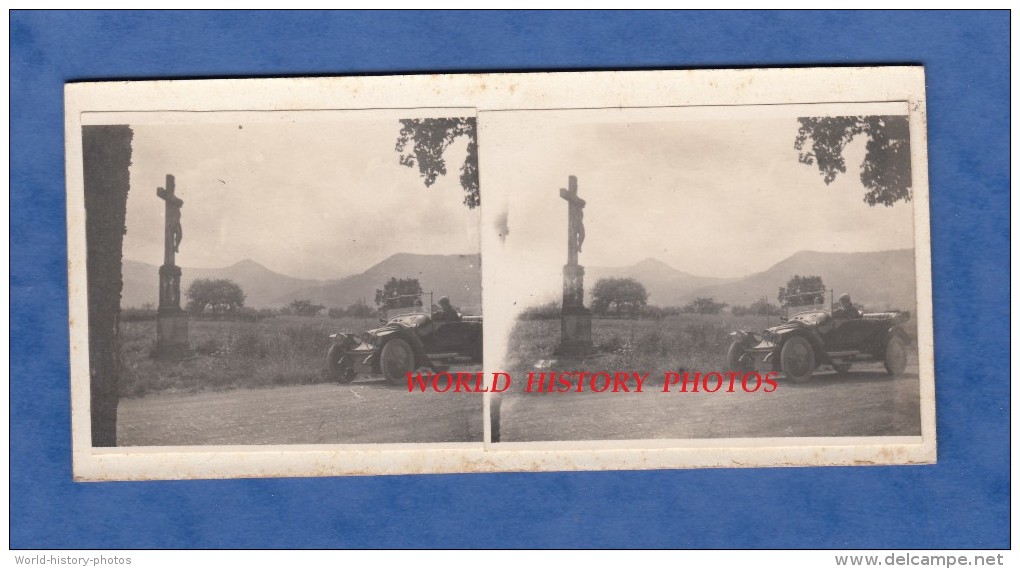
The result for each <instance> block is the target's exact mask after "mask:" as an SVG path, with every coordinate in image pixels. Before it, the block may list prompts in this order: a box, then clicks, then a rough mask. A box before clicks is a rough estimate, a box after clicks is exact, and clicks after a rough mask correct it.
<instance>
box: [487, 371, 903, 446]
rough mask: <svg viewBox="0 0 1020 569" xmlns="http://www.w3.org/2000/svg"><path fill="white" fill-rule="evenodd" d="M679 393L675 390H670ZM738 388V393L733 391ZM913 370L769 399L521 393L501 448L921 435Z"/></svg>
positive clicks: (657, 389)
mask: <svg viewBox="0 0 1020 569" xmlns="http://www.w3.org/2000/svg"><path fill="white" fill-rule="evenodd" d="M676 389H677V388H674V390H676ZM738 389H739V388H738ZM918 392H919V384H918V376H917V366H916V365H911V366H908V367H907V369H906V373H905V374H904V375H902V376H900V377H897V378H895V379H892V378H890V377H889V376H888V375H886V374H885V370H884V369H883V367H882V364H880V363H879V364H866V365H859V366H857V367H855V368H854V369H853V370H851V371H850V372H849V373H848V374H847V375H845V376H837V375H836V374H835V373H833V372H829V373H824V372H820V373H819V374H818V375H817V376H816V377H813V378H812V379H811V381H809V382H808V383H805V384H802V385H797V384H791V383H789V382H784V381H782V379H780V381H779V386H778V388H777V389H776V390H775V391H774V392H772V393H767V394H766V393H761V392H758V393H742V392H735V393H724V392H722V391H720V392H716V393H679V392H671V393H663V392H662V385H661V382H660V383H659V384H658V385H656V386H654V387H651V388H649V387H648V386H647V385H646V386H645V391H644V392H642V393H629V394H628V393H616V394H614V393H601V394H600V393H590V392H589V393H580V394H574V393H571V394H546V393H530V394H527V393H524V394H515V395H510V396H507V397H505V398H504V399H503V402H502V404H501V409H500V415H501V421H500V431H501V441H503V442H513V441H540V440H597V439H603V440H613V439H615V440H620V439H646V438H651V439H654V438H678V439H682V438H720V437H825V436H837V437H838V436H892V435H920V434H921V427H920V404H919V395H918Z"/></svg>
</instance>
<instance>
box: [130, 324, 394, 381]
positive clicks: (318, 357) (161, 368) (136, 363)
mask: <svg viewBox="0 0 1020 569" xmlns="http://www.w3.org/2000/svg"><path fill="white" fill-rule="evenodd" d="M375 324H376V322H375V321H373V320H371V319H369V320H368V321H365V320H362V319H354V318H340V319H334V318H324V317H316V318H306V317H300V316H278V317H276V318H267V319H264V320H260V321H258V322H236V321H226V320H198V319H192V320H191V321H190V322H189V336H190V340H191V347H192V350H193V352H194V354H193V355H192V356H191V357H189V358H186V359H184V360H181V361H159V360H155V359H153V358H152V351H153V348H154V347H155V344H156V323H155V321H152V320H148V321H136V322H121V324H120V341H121V350H120V353H121V382H120V393H121V396H122V397H140V396H143V395H145V394H147V393H153V392H161V391H175V392H186V393H188V392H191V393H193V392H198V391H203V390H224V389H235V388H254V387H270V386H278V385H301V384H310V383H321V382H323V381H325V380H326V377H325V367H326V351H327V350H328V349H329V341H330V340H329V334H331V333H333V332H337V331H340V330H344V329H347V330H357V331H360V330H364V329H366V328H368V327H372V326H373V325H375Z"/></svg>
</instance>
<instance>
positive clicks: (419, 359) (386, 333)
mask: <svg viewBox="0 0 1020 569" xmlns="http://www.w3.org/2000/svg"><path fill="white" fill-rule="evenodd" d="M376 338H378V342H379V349H380V350H382V347H383V346H384V345H386V342H389V341H390V340H392V339H393V338H400V339H401V340H404V341H405V342H407V343H408V344H409V345H410V346H411V349H412V350H414V360H415V364H416V365H419V366H421V365H426V364H427V363H428V356H426V355H425V345H424V344H423V343H422V341H421V338H419V337H418V335H417V334H411V333H408V332H406V331H404V330H399V329H388V330H382V331H380V332H379V333H378V334H376Z"/></svg>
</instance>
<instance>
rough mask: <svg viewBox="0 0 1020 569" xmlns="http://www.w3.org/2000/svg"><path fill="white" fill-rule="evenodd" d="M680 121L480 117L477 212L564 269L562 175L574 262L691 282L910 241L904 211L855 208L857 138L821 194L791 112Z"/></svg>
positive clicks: (530, 252) (609, 113)
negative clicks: (649, 263)
mask: <svg viewBox="0 0 1020 569" xmlns="http://www.w3.org/2000/svg"><path fill="white" fill-rule="evenodd" d="M797 112H804V109H803V107H800V108H799V110H798V111H797ZM685 113H686V112H685V111H684V110H682V109H679V110H674V111H671V112H669V113H664V112H658V113H657V112H656V111H640V112H631V113H629V114H628V112H627V111H620V112H617V111H616V110H614V109H610V110H601V111H587V112H573V111H551V112H541V113H539V112H531V113H520V112H496V113H483V114H482V116H481V117H480V119H479V124H480V125H481V135H480V136H481V140H480V152H481V154H480V157H479V161H480V163H481V165H482V192H483V196H488V197H489V198H490V199H489V200H488V201H487V202H485V203H486V204H487V205H489V206H492V207H493V208H495V209H502V208H507V209H508V211H509V214H508V222H509V226H510V238H509V240H508V241H507V247H512V248H516V249H517V250H520V251H524V252H526V256H527V257H528V258H529V259H538V258H541V259H542V260H541V261H536V262H541V263H544V264H551V265H552V266H557V265H562V264H563V263H564V262H565V260H566V252H565V233H566V228H565V223H566V203H565V202H564V201H563V200H562V199H560V198H559V195H558V192H559V189H560V188H563V187H566V185H567V177H568V175H571V174H573V175H575V176H577V177H578V181H579V182H578V184H579V189H580V190H579V195H580V196H581V197H582V198H583V199H585V200H586V201H587V204H588V205H587V207H586V208H585V210H584V221H585V227H586V229H587V236H586V241H585V243H584V248H583V253H582V255H581V261H580V262H581V264H582V265H586V266H626V265H631V264H633V263H636V262H638V261H640V260H642V259H645V258H647V257H655V258H657V259H659V260H661V261H664V262H666V263H668V264H669V265H672V266H673V267H675V268H677V269H680V270H682V271H686V272H688V273H692V274H696V275H704V276H715V277H739V276H745V275H747V274H750V273H754V272H758V271H762V270H765V269H767V268H768V267H770V266H771V265H773V264H775V263H777V262H779V261H781V260H783V259H784V258H786V257H788V256H790V255H791V254H793V253H795V252H797V251H800V250H805V249H806V250H814V251H839V252H849V251H880V250H887V249H900V248H910V247H912V246H913V217H912V216H913V211H912V207H911V206H912V204H911V203H902V202H901V203H898V204H896V205H895V206H893V207H884V206H878V207H871V206H868V205H867V204H865V203H864V201H863V197H864V193H865V190H864V187H863V186H862V185H861V182H860V177H859V167H860V163H861V160H862V158H863V156H864V150H865V149H864V145H865V140H863V139H862V140H856V141H854V143H852V144H851V145H850V146H849V147H848V148H847V149H846V152H845V156H846V159H847V173H846V174H845V175H841V176H839V177H838V178H837V179H836V181H835V182H833V183H832V184H831V185H828V186H826V185H825V183H824V182H823V181H822V178H821V176H820V175H819V173H818V170H817V168H816V167H814V166H806V165H804V164H801V163H800V162H799V161H798V159H797V154H798V153H797V151H796V150H794V148H793V142H794V138H795V137H796V134H797V128H798V126H799V125H798V122H797V119H796V116H795V114H794V115H790V116H781V115H782V114H783V113H782V112H781V111H780V110H777V109H775V108H771V109H769V111H768V113H767V116H765V117H762V118H758V117H756V115H755V111H754V109H753V108H752V109H746V108H745V110H744V111H743V112H742V113H740V114H739V115H735V114H734V112H733V111H718V112H700V113H689V114H690V115H692V116H690V118H688V117H687V114H685ZM763 114H764V113H763ZM734 116H738V118H731V117H734ZM628 117H629V118H628ZM504 196H507V199H506V200H503V199H502V198H503V197H504ZM497 202H498V203H497ZM506 204H508V205H506ZM490 213H492V212H490Z"/></svg>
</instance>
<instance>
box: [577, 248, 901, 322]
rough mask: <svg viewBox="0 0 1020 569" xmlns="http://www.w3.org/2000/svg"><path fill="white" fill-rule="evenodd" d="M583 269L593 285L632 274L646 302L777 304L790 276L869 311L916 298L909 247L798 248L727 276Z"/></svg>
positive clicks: (659, 265) (649, 265)
mask: <svg viewBox="0 0 1020 569" xmlns="http://www.w3.org/2000/svg"><path fill="white" fill-rule="evenodd" d="M586 273H587V274H586V276H585V279H586V281H587V282H590V283H592V284H594V283H595V281H596V280H597V279H598V278H600V277H631V278H634V279H636V280H637V281H639V282H640V283H641V284H643V285H644V287H645V290H647V291H648V303H649V304H655V305H659V306H682V305H684V304H686V303H688V302H690V301H691V300H693V299H695V298H697V297H709V298H713V299H714V300H715V301H716V302H725V303H727V304H729V305H731V306H732V305H736V304H742V305H749V304H751V303H753V302H755V301H757V300H760V299H761V298H762V297H768V300H769V302H771V303H773V304H778V299H777V298H776V297H777V295H778V293H779V287H782V286H786V283H787V281H789V280H790V278H791V277H793V276H794V275H818V276H820V277H822V282H824V283H825V285H826V286H827V287H828V288H831V289H833V291H834V293H835V295H836V296H839V295H840V294H843V293H849V294H850V296H851V298H852V299H853V301H854V302H855V303H858V304H862V305H864V307H865V309H867V310H885V309H888V308H904V309H907V310H913V308H911V307H913V306H914V305H915V304H916V302H917V301H916V297H915V295H916V293H915V289H916V285H915V276H914V251H913V250H912V249H899V250H892V251H877V252H867V253H828V252H820V251H800V252H798V253H794V254H793V255H791V256H789V257H787V258H786V259H784V260H782V261H780V262H778V263H776V264H775V265H773V266H771V267H769V268H768V269H766V270H764V271H762V272H759V273H752V274H749V275H747V276H744V277H740V278H729V279H722V278H710V277H699V276H695V275H691V274H689V273H685V272H683V271H680V270H677V269H674V268H673V267H671V266H669V265H667V264H666V263H663V262H662V261H658V260H656V259H645V260H644V261H641V262H639V263H636V264H634V265H631V266H629V267H613V268H606V267H592V268H591V269H588V270H586ZM589 275H590V276H589ZM589 286H591V285H589ZM589 290H590V288H589Z"/></svg>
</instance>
